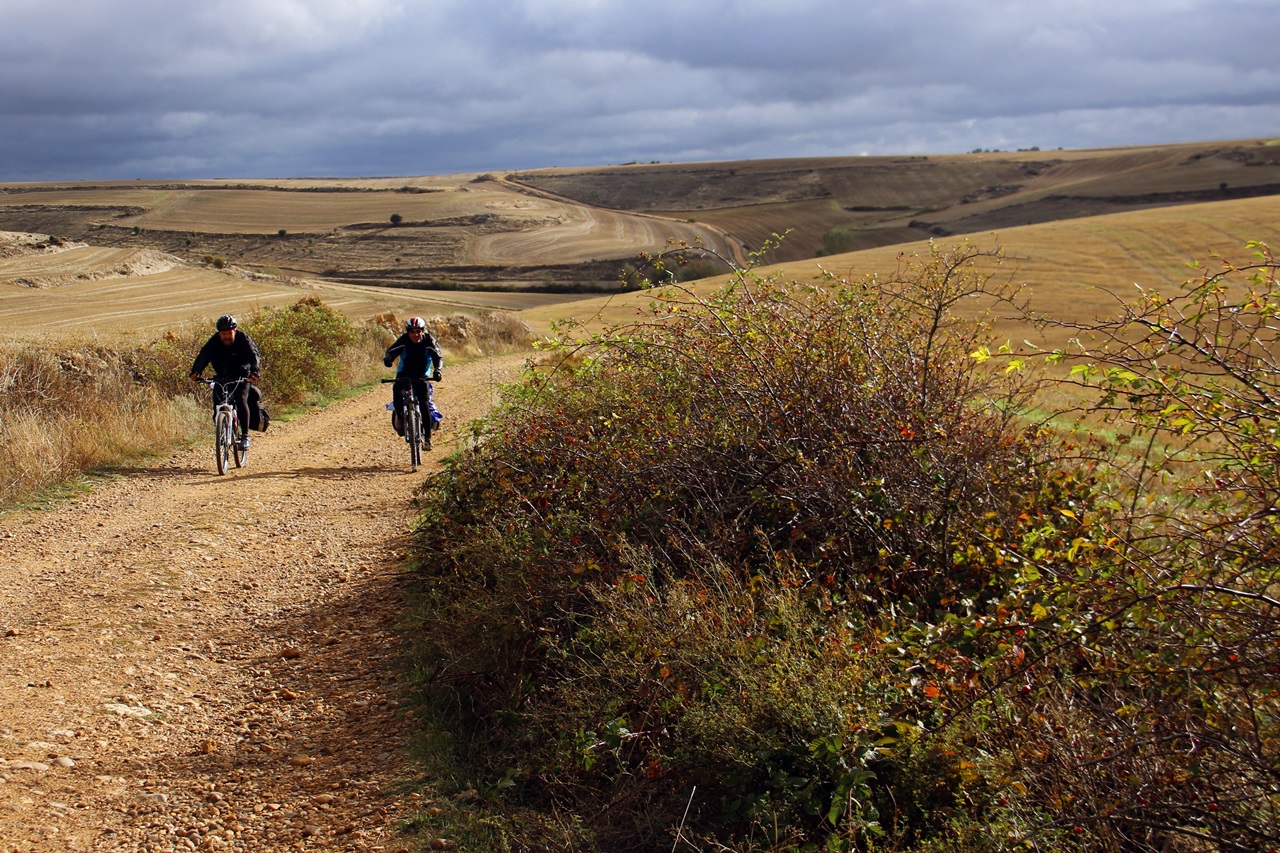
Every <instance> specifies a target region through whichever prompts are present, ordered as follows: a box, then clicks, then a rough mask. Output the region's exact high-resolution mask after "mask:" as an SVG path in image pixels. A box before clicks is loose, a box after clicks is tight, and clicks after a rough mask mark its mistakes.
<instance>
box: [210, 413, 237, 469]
mask: <svg viewBox="0 0 1280 853" xmlns="http://www.w3.org/2000/svg"><path fill="white" fill-rule="evenodd" d="M232 443H233V437H232V435H231V415H229V414H227V413H226V412H218V416H217V418H215V419H214V422H213V454H214V458H215V459H216V460H217V462H218V473H219V474H225V473H227V468H229V467H230V464H231V445H232Z"/></svg>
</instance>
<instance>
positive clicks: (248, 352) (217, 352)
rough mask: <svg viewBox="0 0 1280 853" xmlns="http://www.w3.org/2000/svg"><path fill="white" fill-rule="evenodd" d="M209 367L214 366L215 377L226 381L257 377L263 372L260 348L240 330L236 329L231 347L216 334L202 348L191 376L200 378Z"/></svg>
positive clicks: (192, 368)
mask: <svg viewBox="0 0 1280 853" xmlns="http://www.w3.org/2000/svg"><path fill="white" fill-rule="evenodd" d="M208 365H212V366H213V375H214V376H219V377H222V378H225V379H239V378H241V377H243V376H257V375H258V374H259V373H261V371H262V364H261V362H260V361H259V359H258V347H257V346H256V345H255V344H254V342H253V340H252V339H251V338H250V337H249V336H248V335H246V334H245V333H244V332H242V331H240V330H239V329H236V336H235V339H234V340H232V341H231V345H230V346H227V345H226V344H224V343H222V338H220V337H218V335H217V334H216V333H215V334H214V335H213V337H211V338H209V340H208V341H206V342H205V345H204V346H202V347H201V348H200V353H199V354H198V355H197V356H196V360H195V361H193V362H192V363H191V375H193V376H198V375H199V374H200V372H201V371H203V370H204V369H205V367H206V366H208Z"/></svg>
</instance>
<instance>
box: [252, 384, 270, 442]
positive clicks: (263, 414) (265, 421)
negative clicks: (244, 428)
mask: <svg viewBox="0 0 1280 853" xmlns="http://www.w3.org/2000/svg"><path fill="white" fill-rule="evenodd" d="M270 423H271V416H270V415H269V414H267V407H266V406H264V405H262V389H260V388H259V387H258V386H257V385H250V386H249V429H253V430H257V431H258V432H266V431H267V427H268V426H269V425H270Z"/></svg>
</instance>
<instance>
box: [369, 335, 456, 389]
mask: <svg viewBox="0 0 1280 853" xmlns="http://www.w3.org/2000/svg"><path fill="white" fill-rule="evenodd" d="M397 356H398V357H399V358H400V367H399V368H398V369H397V370H396V376H401V377H404V378H406V379H425V378H426V376H427V373H428V371H427V362H428V361H430V362H432V364H433V365H434V367H433V368H432V371H433V372H435V373H439V372H440V365H441V363H442V361H443V359H442V358H441V357H440V347H439V346H437V345H436V339H435V338H433V337H431V333H430V332H423V333H422V340H420V341H418V342H417V343H416V344H415V343H414V342H413V340H412V339H410V337H409V335H408V333H407V332H406V333H405V334H403V335H401V336H400V337H398V338H396V342H395V343H393V344H392V345H391V346H389V347H387V351H386V353H384V354H383V356H382V363H383V364H385V365H386V366H387V367H390V366H391V365H392V363H393V362H394V361H395V360H396V357H397Z"/></svg>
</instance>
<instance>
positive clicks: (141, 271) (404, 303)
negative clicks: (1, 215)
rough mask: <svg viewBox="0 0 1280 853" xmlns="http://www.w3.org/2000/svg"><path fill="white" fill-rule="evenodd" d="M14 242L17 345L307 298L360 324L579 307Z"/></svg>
mask: <svg viewBox="0 0 1280 853" xmlns="http://www.w3.org/2000/svg"><path fill="white" fill-rule="evenodd" d="M6 236H8V237H9V238H10V239H6ZM24 236H28V235H24ZM12 237H13V235H6V234H5V233H4V232H0V325H2V326H3V327H4V328H5V329H6V332H7V334H8V336H9V337H11V338H51V337H52V338H63V337H74V338H77V339H83V338H84V337H85V336H86V335H95V336H96V335H104V336H106V337H108V338H114V337H116V336H118V335H119V334H121V333H124V332H137V333H140V334H143V335H152V334H155V333H158V332H161V331H163V330H164V329H166V328H169V327H172V326H174V325H178V324H181V323H184V322H186V321H189V320H201V321H206V322H207V321H208V320H209V318H211V317H216V316H217V315H219V314H222V313H226V312H231V313H236V314H247V313H250V312H252V311H253V310H255V309H258V308H262V307H266V306H273V305H286V304H290V303H293V302H296V301H297V300H298V299H301V298H303V297H304V296H308V295H317V296H319V297H320V298H322V299H323V300H324V301H325V302H326V303H327V304H329V305H331V306H333V307H334V308H336V309H338V310H340V311H342V312H343V313H345V314H347V315H348V316H350V317H352V318H353V319H356V320H364V319H367V318H369V317H372V316H375V315H378V314H383V313H393V314H395V315H397V316H399V317H404V316H408V315H410V314H425V315H439V314H450V313H454V312H460V311H461V312H487V311H518V310H521V309H524V308H529V307H536V306H542V305H546V304H549V303H552V302H554V304H556V305H561V306H563V305H564V304H565V302H566V300H571V299H573V298H574V297H572V296H566V295H551V294H540V293H531V292H509V293H503V292H485V291H476V292H467V291H450V292H438V291H427V290H410V289H405V288H391V287H370V286H362V285H351V284H344V283H342V282H329V281H302V280H296V281H293V280H279V279H266V278H251V277H247V276H246V275H244V274H243V273H239V272H237V271H235V270H230V271H226V270H215V269H207V268H204V267H199V266H192V265H189V264H186V263H184V262H182V261H181V260H180V259H177V258H172V257H170V256H165V255H163V254H161V253H158V252H154V251H152V250H143V251H137V250H127V249H103V248H96V247H74V248H68V249H65V250H64V251H54V252H42V253H34V252H30V251H28V252H27V253H22V254H13V255H12V256H10V257H4V254H5V252H4V251H3V248H4V247H5V246H6V245H8V246H9V247H10V250H11V251H12V247H13V245H14V243H15V242H17V241H15V240H13V239H12Z"/></svg>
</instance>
